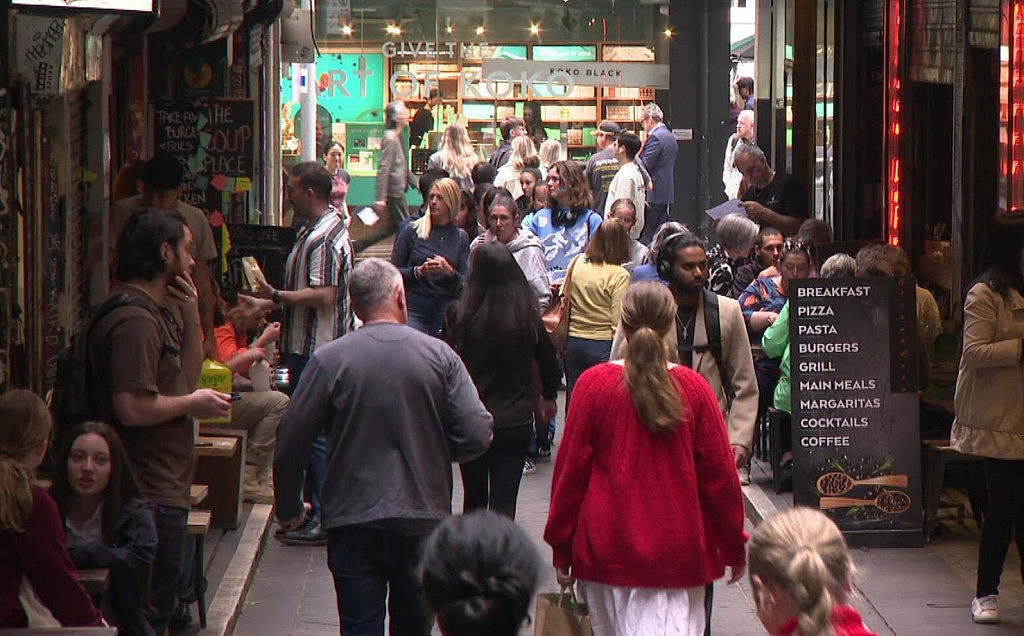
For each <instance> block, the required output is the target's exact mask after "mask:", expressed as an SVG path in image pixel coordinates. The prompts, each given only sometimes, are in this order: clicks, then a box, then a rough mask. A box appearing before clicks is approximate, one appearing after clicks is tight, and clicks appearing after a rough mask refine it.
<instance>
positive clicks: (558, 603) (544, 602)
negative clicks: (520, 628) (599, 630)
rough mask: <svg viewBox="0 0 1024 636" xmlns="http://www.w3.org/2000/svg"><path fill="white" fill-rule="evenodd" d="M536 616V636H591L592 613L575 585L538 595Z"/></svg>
mask: <svg viewBox="0 0 1024 636" xmlns="http://www.w3.org/2000/svg"><path fill="white" fill-rule="evenodd" d="M536 614H537V619H536V622H535V623H534V632H533V633H534V636H591V633H592V632H591V630H590V612H589V610H588V609H587V604H586V603H581V602H580V601H579V600H578V599H577V598H576V588H575V586H573V585H565V586H563V587H562V589H561V591H559V592H543V593H541V594H538V595H537V611H536Z"/></svg>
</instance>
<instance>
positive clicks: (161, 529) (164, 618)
mask: <svg viewBox="0 0 1024 636" xmlns="http://www.w3.org/2000/svg"><path fill="white" fill-rule="evenodd" d="M153 520H154V521H155V522H156V539H157V544H156V555H155V556H154V558H153V576H152V579H151V582H150V584H149V608H148V611H147V612H146V620H148V621H149V624H150V625H151V626H152V627H153V631H154V632H156V633H157V634H163V633H164V630H166V629H167V624H168V623H170V622H171V615H173V614H174V610H175V608H177V606H178V579H179V577H180V576H181V572H182V570H183V569H184V567H185V543H186V536H187V533H188V509H186V508H178V507H175V506H154V509H153Z"/></svg>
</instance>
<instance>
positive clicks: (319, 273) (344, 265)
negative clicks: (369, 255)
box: [281, 208, 352, 356]
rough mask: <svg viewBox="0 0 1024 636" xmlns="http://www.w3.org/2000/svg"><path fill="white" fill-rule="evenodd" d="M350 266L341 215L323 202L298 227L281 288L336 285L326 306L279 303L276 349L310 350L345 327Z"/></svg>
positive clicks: (306, 353) (306, 352)
mask: <svg viewBox="0 0 1024 636" xmlns="http://www.w3.org/2000/svg"><path fill="white" fill-rule="evenodd" d="M351 271H352V246H351V243H350V242H349V237H348V228H346V227H345V221H344V219H342V217H341V215H340V214H338V212H337V210H335V209H334V208H328V210H327V211H326V212H324V213H323V214H322V215H320V218H319V219H317V220H316V222H315V223H313V225H312V226H306V227H304V228H303V229H302V230H301V231H300V232H299V235H298V236H297V237H296V239H295V246H294V247H292V251H291V253H290V254H289V255H288V262H287V264H286V265H285V274H284V275H285V289H287V290H290V291H298V290H300V289H307V288H310V287H326V286H332V287H337V288H338V299H337V302H335V303H334V305H332V306H330V307H316V308H314V307H302V306H299V305H285V307H284V329H283V330H282V333H281V351H283V352H285V353H298V354H301V355H304V356H311V355H313V351H315V350H316V349H317V347H319V346H321V345H324V344H326V343H328V342H330V341H331V340H334V339H335V338H340V337H341V336H344V335H345V334H346V333H348V332H349V331H350V329H351V326H352V312H351V310H350V308H349V301H348V277H349V273H350V272H351Z"/></svg>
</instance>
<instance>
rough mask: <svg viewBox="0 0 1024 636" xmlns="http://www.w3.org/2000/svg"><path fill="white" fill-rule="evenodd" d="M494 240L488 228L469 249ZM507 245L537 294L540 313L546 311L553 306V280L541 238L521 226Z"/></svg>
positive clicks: (474, 240) (471, 249)
mask: <svg viewBox="0 0 1024 636" xmlns="http://www.w3.org/2000/svg"><path fill="white" fill-rule="evenodd" d="M494 240H496V239H495V238H494V234H492V233H491V231H490V230H487V231H486V232H484V233H483V234H481V235H480V236H478V237H476V238H475V239H473V242H472V243H471V244H470V246H469V251H470V252H472V251H473V250H475V249H476V248H477V247H478V246H480V245H482V244H484V243H489V242H491V241H494ZM506 246H507V247H508V249H509V251H510V252H512V257H513V258H515V259H516V262H517V263H519V269H521V270H523V274H524V275H525V276H526V282H528V283H529V284H530V289H532V290H533V293H534V295H536V296H537V304H538V305H539V306H540V313H544V311H545V310H546V309H547V308H548V307H549V306H551V281H550V279H548V263H547V261H546V260H545V259H544V248H543V247H541V244H540V239H538V238H537V237H536V236H534V234H533V232H531V231H530V230H525V229H522V228H520V230H519V234H518V235H516V237H515V238H514V239H512V240H511V241H509V242H508V243H507V245H506Z"/></svg>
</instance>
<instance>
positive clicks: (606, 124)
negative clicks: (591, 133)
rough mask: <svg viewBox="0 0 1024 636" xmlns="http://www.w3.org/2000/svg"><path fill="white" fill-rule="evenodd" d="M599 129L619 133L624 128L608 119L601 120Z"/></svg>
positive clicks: (614, 133)
mask: <svg viewBox="0 0 1024 636" xmlns="http://www.w3.org/2000/svg"><path fill="white" fill-rule="evenodd" d="M597 129H598V130H599V131H601V132H604V133H610V134H612V135H617V134H619V132H621V131H622V128H620V127H619V125H618V124H616V123H615V122H613V121H609V120H607V119H606V120H604V121H603V122H601V125H599V126H598V127H597Z"/></svg>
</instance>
